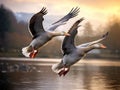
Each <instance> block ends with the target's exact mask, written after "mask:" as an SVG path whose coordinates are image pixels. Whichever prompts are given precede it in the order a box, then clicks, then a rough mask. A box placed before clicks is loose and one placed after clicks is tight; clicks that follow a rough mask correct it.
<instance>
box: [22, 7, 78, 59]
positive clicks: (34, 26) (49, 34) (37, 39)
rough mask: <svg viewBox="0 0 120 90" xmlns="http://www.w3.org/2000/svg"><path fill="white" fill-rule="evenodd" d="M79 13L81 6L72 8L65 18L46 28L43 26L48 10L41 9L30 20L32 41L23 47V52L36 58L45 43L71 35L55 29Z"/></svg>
mask: <svg viewBox="0 0 120 90" xmlns="http://www.w3.org/2000/svg"><path fill="white" fill-rule="evenodd" d="M78 13H79V8H78V7H76V8H72V9H71V11H70V12H69V13H68V14H67V15H65V16H64V17H63V18H61V19H60V20H58V21H57V22H55V23H53V24H52V26H51V27H50V28H49V29H48V30H44V27H43V24H42V22H43V20H44V18H43V16H44V15H46V14H47V10H46V8H45V7H43V8H42V9H41V11H39V12H38V13H36V14H34V15H33V16H32V17H31V19H30V22H29V32H30V34H31V35H32V41H31V43H30V44H29V45H28V46H26V47H24V48H22V54H23V55H24V56H26V57H30V58H34V57H35V56H36V54H37V53H38V49H39V48H40V47H42V46H43V45H45V44H46V43H47V42H48V41H50V40H51V39H52V38H53V37H56V36H70V34H69V33H66V32H55V31H54V30H55V29H56V28H57V27H58V26H60V25H64V24H66V22H67V21H68V20H69V19H71V18H73V17H75V16H77V15H78Z"/></svg>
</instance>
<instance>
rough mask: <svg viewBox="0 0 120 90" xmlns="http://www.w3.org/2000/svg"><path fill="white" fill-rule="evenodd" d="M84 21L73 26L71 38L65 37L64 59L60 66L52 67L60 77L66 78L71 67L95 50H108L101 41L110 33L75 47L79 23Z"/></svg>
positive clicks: (70, 32) (70, 31)
mask: <svg viewBox="0 0 120 90" xmlns="http://www.w3.org/2000/svg"><path fill="white" fill-rule="evenodd" d="M82 20H83V18H81V19H79V20H78V21H76V22H75V23H74V24H73V26H72V27H71V28H70V30H69V31H68V33H69V34H70V36H69V37H68V36H65V38H64V40H63V43H62V51H63V58H62V60H61V62H59V63H58V64H54V65H52V70H53V72H55V73H57V74H58V75H59V76H62V75H63V76H65V75H66V74H67V73H68V72H69V70H70V67H71V66H72V65H73V64H75V63H77V62H78V61H79V60H80V59H82V58H83V57H84V56H85V55H86V54H87V53H88V52H89V51H91V50H93V49H104V48H106V46H105V45H103V44H102V43H99V42H100V41H102V40H104V39H105V38H106V36H107V35H108V33H106V34H105V35H103V36H102V38H100V39H98V40H96V41H92V42H88V43H84V44H81V45H78V46H75V44H74V38H75V35H76V34H77V28H78V27H79V23H80V22H81V21H82Z"/></svg>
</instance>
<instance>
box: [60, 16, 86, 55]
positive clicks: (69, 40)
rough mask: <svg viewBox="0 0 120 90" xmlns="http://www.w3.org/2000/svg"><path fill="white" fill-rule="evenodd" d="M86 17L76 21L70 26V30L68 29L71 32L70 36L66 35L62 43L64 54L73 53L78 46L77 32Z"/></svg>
mask: <svg viewBox="0 0 120 90" xmlns="http://www.w3.org/2000/svg"><path fill="white" fill-rule="evenodd" d="M83 20H84V19H83V18H81V19H79V20H78V21H76V22H75V23H74V24H73V26H72V27H71V28H70V30H69V31H68V33H69V34H70V36H66V37H65V38H64V40H63V44H62V50H63V54H64V55H65V54H69V53H71V52H72V51H73V50H74V49H75V48H76V47H75V44H74V38H75V36H76V34H77V28H78V27H79V23H80V22H82V21H83Z"/></svg>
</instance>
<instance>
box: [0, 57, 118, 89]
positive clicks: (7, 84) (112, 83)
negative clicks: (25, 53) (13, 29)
mask: <svg viewBox="0 0 120 90" xmlns="http://www.w3.org/2000/svg"><path fill="white" fill-rule="evenodd" d="M45 60H46V61H45ZM44 61H45V62H43V60H42V61H39V62H38V61H37V60H36V61H32V60H31V61H20V60H19V61H17V60H16V61H15V60H13V61H12V60H11V61H3V60H1V61H0V90H120V78H119V77H120V63H119V62H113V61H104V60H87V61H86V60H83V61H81V62H79V63H78V64H76V65H74V66H72V67H71V70H70V72H69V73H68V74H67V75H66V76H65V77H59V76H58V75H57V74H55V73H54V72H53V71H52V70H51V65H53V64H54V63H57V62H55V61H56V60H55V59H53V61H48V60H47V59H44Z"/></svg>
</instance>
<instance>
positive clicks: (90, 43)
mask: <svg viewBox="0 0 120 90" xmlns="http://www.w3.org/2000/svg"><path fill="white" fill-rule="evenodd" d="M107 36H108V32H107V33H106V34H104V35H103V36H102V38H100V39H98V40H96V41H92V42H89V43H85V44H81V45H79V46H80V47H87V46H90V45H93V44H96V43H99V42H101V41H102V40H104V39H105V38H106V37H107Z"/></svg>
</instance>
